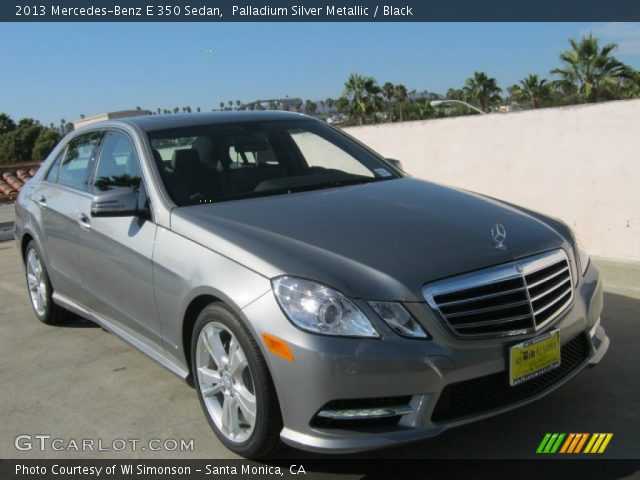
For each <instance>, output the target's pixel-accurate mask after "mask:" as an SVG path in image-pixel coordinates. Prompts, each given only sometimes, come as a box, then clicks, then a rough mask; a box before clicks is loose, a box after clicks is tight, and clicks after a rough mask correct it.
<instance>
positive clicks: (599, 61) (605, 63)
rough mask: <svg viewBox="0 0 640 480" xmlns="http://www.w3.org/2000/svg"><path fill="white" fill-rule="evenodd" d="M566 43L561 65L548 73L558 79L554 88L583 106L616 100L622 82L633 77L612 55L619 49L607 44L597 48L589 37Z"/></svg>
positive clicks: (625, 66)
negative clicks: (566, 48) (567, 44)
mask: <svg viewBox="0 0 640 480" xmlns="http://www.w3.org/2000/svg"><path fill="white" fill-rule="evenodd" d="M569 44H570V45H571V48H570V49H569V50H566V51H565V52H563V53H562V54H560V60H561V61H562V62H563V66H562V67H560V68H554V69H553V70H551V73H552V74H554V75H558V76H559V77H560V78H559V79H558V80H556V81H555V82H554V85H555V86H556V87H558V88H560V89H561V90H562V91H563V92H564V93H565V95H572V96H575V97H577V98H578V100H580V101H581V102H584V103H586V102H597V101H599V100H606V99H611V98H615V96H616V91H617V90H618V89H619V87H620V83H621V81H622V79H625V78H629V77H630V76H631V74H632V71H631V69H630V68H629V67H628V66H627V65H625V64H624V63H622V62H620V61H619V60H618V59H617V58H615V57H614V56H613V55H611V53H612V52H613V51H614V50H615V49H616V48H617V47H618V46H617V45H616V44H615V43H609V44H607V45H605V46H603V47H602V48H600V45H599V42H598V39H597V38H594V37H593V35H591V34H590V35H588V36H586V37H582V39H581V40H580V42H578V41H576V40H574V39H570V40H569Z"/></svg>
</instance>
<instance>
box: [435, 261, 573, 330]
mask: <svg viewBox="0 0 640 480" xmlns="http://www.w3.org/2000/svg"><path fill="white" fill-rule="evenodd" d="M520 285H522V286H520ZM573 292H574V282H573V278H572V271H571V268H570V263H569V257H568V255H567V254H566V252H565V251H564V250H563V249H558V250H554V251H551V252H547V253H543V254H540V255H534V256H532V257H528V258H525V259H522V260H518V261H515V262H510V263H507V264H503V265H498V266H496V267H490V268H487V269H484V270H479V271H476V272H472V273H468V274H464V275H459V276H456V277H452V278H448V279H444V280H440V281H438V282H434V283H432V284H428V285H425V287H424V288H423V294H424V297H425V299H426V300H427V302H428V303H429V305H430V306H431V307H432V308H433V309H434V310H435V311H436V313H437V314H439V315H440V317H441V318H442V320H443V322H444V324H445V326H446V327H447V328H448V329H449V330H450V331H451V333H452V334H453V335H454V336H456V337H460V338H487V337H499V336H507V335H521V334H527V333H534V332H535V331H537V330H539V329H541V328H543V327H544V326H546V325H548V324H549V323H550V322H552V321H553V320H554V319H556V318H558V316H559V315H561V314H562V313H563V312H564V310H565V309H566V308H567V307H568V306H569V305H570V304H571V303H572V302H573ZM492 317H493V318H492Z"/></svg>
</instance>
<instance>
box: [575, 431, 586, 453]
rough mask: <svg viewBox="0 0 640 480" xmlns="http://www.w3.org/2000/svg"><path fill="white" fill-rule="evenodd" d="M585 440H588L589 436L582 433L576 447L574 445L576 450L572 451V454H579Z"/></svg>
mask: <svg viewBox="0 0 640 480" xmlns="http://www.w3.org/2000/svg"><path fill="white" fill-rule="evenodd" d="M587 438H589V434H588V433H583V434H582V438H580V441H579V442H578V445H576V449H575V450H574V452H573V453H580V451H581V450H582V447H583V446H584V442H586V441H587Z"/></svg>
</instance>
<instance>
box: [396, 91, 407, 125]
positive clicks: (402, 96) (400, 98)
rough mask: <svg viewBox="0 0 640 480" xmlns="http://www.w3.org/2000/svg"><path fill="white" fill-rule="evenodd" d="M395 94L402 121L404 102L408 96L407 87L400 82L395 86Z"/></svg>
mask: <svg viewBox="0 0 640 480" xmlns="http://www.w3.org/2000/svg"><path fill="white" fill-rule="evenodd" d="M393 96H394V97H396V102H397V103H398V113H399V114H400V121H401V122H402V103H403V102H405V101H406V100H407V98H408V96H409V95H408V93H407V87H405V86H404V85H402V84H401V83H399V84H398V85H396V86H395V87H393Z"/></svg>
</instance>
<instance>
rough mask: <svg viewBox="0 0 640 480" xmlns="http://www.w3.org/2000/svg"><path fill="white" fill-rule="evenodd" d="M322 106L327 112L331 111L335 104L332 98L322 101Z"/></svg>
mask: <svg viewBox="0 0 640 480" xmlns="http://www.w3.org/2000/svg"><path fill="white" fill-rule="evenodd" d="M324 104H325V105H326V106H327V108H328V109H329V110H331V109H332V108H333V106H334V105H335V104H336V102H334V101H333V98H326V99H325V101H324Z"/></svg>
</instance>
